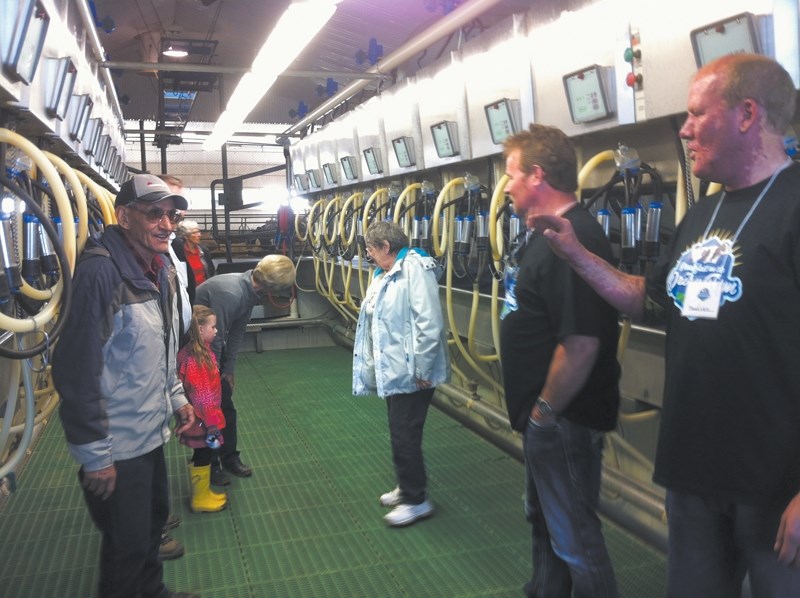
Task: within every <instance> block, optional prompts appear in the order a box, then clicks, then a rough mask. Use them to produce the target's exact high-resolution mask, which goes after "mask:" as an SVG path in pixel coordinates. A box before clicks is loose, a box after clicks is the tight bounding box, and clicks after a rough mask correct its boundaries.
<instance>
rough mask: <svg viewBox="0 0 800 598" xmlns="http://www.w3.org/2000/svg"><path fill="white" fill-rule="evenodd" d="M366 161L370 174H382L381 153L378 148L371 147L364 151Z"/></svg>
mask: <svg viewBox="0 0 800 598" xmlns="http://www.w3.org/2000/svg"><path fill="white" fill-rule="evenodd" d="M364 160H366V162H367V170H369V173H370V174H381V173H382V172H383V166H382V165H381V151H380V150H379V149H378V148H377V147H369V148H367V149H365V150H364Z"/></svg>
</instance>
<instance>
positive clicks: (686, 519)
mask: <svg viewBox="0 0 800 598" xmlns="http://www.w3.org/2000/svg"><path fill="white" fill-rule="evenodd" d="M795 102H796V90H795V88H794V84H793V82H792V79H791V77H790V76H789V74H788V73H787V72H786V70H784V69H783V67H781V66H780V65H779V64H778V63H777V62H776V61H774V60H772V59H771V58H767V57H765V56H759V55H754V54H735V55H730V56H725V57H722V58H719V59H717V60H715V61H713V62H711V63H709V64H707V65H706V66H705V67H703V68H702V69H700V71H698V72H697V74H696V75H695V76H694V78H693V80H692V83H691V86H690V88H689V110H688V112H689V115H688V118H687V119H686V122H685V123H684V125H683V127H682V128H681V130H680V136H681V138H683V139H684V140H685V141H686V146H687V149H688V152H689V157H690V158H691V159H692V160H693V162H694V164H693V167H692V172H693V174H694V175H695V176H697V177H698V178H701V179H705V180H709V181H717V182H719V183H721V184H722V187H723V191H722V192H721V193H719V194H716V195H713V196H710V197H706V198H703V199H702V200H701V201H700V202H698V204H697V205H696V206H695V207H694V208H692V209H691V210H690V211H689V212H688V213H687V214H686V217H685V218H684V219H683V220H682V221H681V223H680V225H679V226H678V229H677V231H676V234H675V237H674V239H673V241H672V243H671V245H670V247H669V248H667V251H666V252H665V253H664V256H663V259H662V260H661V261H660V263H659V264H658V265H657V266H656V267H655V268H654V269H653V275H652V276H650V277H649V278H648V279H647V280H645V279H644V278H642V277H636V276H629V275H626V274H624V273H621V272H619V271H616V270H614V269H613V268H610V267H608V265H607V264H606V263H605V262H603V261H601V260H599V259H598V258H597V257H596V256H593V255H591V254H590V253H589V252H587V251H585V250H584V249H583V248H582V247H581V245H580V243H579V242H578V240H577V239H576V238H575V236H574V235H573V234H572V228H573V227H572V226H571V225H570V223H569V222H568V221H566V220H564V219H559V218H552V217H549V216H545V217H538V218H534V225H535V226H536V227H537V228H541V229H543V234H544V236H545V237H546V238H547V239H548V241H549V242H550V243H551V246H552V247H553V248H554V249H555V250H556V251H557V252H558V253H559V255H562V256H564V257H565V259H566V260H567V261H569V263H570V264H571V266H572V267H573V268H574V269H575V271H576V272H577V273H578V274H579V275H580V276H581V277H582V278H584V279H585V280H586V281H587V282H588V283H589V284H590V285H591V286H592V288H594V289H595V290H596V291H597V292H598V293H599V294H600V295H602V296H603V297H604V298H605V299H606V300H607V301H609V302H610V304H611V305H613V306H615V307H616V308H617V309H619V310H620V311H622V312H625V313H627V314H628V315H630V316H632V317H634V318H642V317H645V316H647V315H648V314H649V313H651V310H650V307H652V306H654V305H658V306H660V308H661V309H663V310H665V311H666V317H667V329H666V331H667V336H666V353H665V357H666V360H665V368H666V378H665V385H664V404H663V412H662V423H661V429H660V432H659V442H658V449H657V452H656V462H655V473H654V475H653V479H654V481H655V482H656V483H658V484H661V485H663V486H665V487H666V488H667V500H666V508H667V516H668V522H669V561H668V580H667V595H668V596H670V597H676V598H677V597H680V598H685V597H689V598H693V597H697V598H701V597H702V598H709V597H720V598H722V597H727V596H739V595H741V592H742V582H743V579H744V577H745V574H747V575H749V580H750V588H751V590H752V594H753V596H754V597H756V598H764V597H769V598H778V597H781V598H782V597H784V596H797V595H798V591H800V590H799V589H800V432H799V431H800V368H799V367H798V363H800V361H798V360H799V359H800V350H798V339H800V308H799V307H798V306H800V282H798V281H800V191H798V190H799V189H800V166H798V165H797V164H792V163H791V161H790V160H789V159H788V158H787V156H786V153H785V151H784V144H783V135H784V132H785V131H786V130H787V128H788V127H789V124H790V122H791V119H792V116H793V114H794V111H795V106H796V104H795ZM545 229H546V230H545ZM646 300H647V302H646Z"/></svg>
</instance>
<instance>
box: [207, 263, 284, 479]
mask: <svg viewBox="0 0 800 598" xmlns="http://www.w3.org/2000/svg"><path fill="white" fill-rule="evenodd" d="M294 281H295V268H294V264H293V263H292V260H290V259H289V258H288V257H286V256H285V255H268V256H266V257H264V258H262V259H261V261H259V262H258V264H257V265H256V267H255V268H254V269H252V270H247V271H246V272H229V273H226V274H218V275H217V276H214V277H212V278H209V279H208V280H206V281H205V282H204V283H203V284H201V285H200V286H198V287H197V291H196V293H195V302H196V304H197V305H205V306H206V307H210V308H211V309H212V310H213V311H214V313H215V314H216V316H217V335H216V337H215V338H214V341H213V342H212V343H211V349H212V350H213V351H214V355H215V356H216V358H217V361H218V362H219V366H220V372H221V376H222V413H223V414H224V415H225V422H226V424H227V428H226V430H225V444H224V445H223V446H222V448H221V449H220V459H219V463H212V464H211V465H212V467H211V483H212V484H214V485H215V486H226V485H227V484H229V483H230V480H229V478H228V477H227V475H226V474H225V471H228V472H230V473H232V474H233V475H235V476H238V477H243V478H246V477H250V476H251V475H252V474H253V470H252V469H251V468H250V467H249V466H247V465H245V464H244V463H243V462H242V459H241V457H240V453H239V448H238V435H237V432H238V427H237V426H238V422H237V418H236V406H235V405H234V402H233V390H234V386H235V382H234V372H235V370H236V357H237V355H238V354H239V349H240V348H241V346H242V341H243V340H244V334H245V332H246V331H247V323H248V322H249V321H250V314H251V312H252V311H253V307H255V305H256V304H257V303H260V302H261V301H263V300H264V298H265V297H268V296H269V295H270V294H272V293H275V294H279V293H282V292H286V291H289V290H291V288H292V287H293V286H294Z"/></svg>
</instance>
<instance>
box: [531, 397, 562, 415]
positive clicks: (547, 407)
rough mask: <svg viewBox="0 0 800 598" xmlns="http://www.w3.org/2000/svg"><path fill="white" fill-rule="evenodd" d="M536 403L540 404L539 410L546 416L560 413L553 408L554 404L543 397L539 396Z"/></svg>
mask: <svg viewBox="0 0 800 598" xmlns="http://www.w3.org/2000/svg"><path fill="white" fill-rule="evenodd" d="M536 404H537V405H538V406H539V411H541V412H542V415H545V416H547V415H553V416H555V415H558V414H557V413H556V410H555V409H553V406H552V405H551V404H550V403H548V402H547V401H545V400H544V399H543V398H542V397H539V398H538V399H536Z"/></svg>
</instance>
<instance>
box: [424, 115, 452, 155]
mask: <svg viewBox="0 0 800 598" xmlns="http://www.w3.org/2000/svg"><path fill="white" fill-rule="evenodd" d="M431 133H432V134H433V145H434V146H435V147H436V154H437V155H438V156H439V157H440V158H452V157H453V156H457V155H458V135H457V133H456V125H455V123H452V122H448V121H444V122H440V123H438V124H435V125H433V126H432V127H431Z"/></svg>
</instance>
